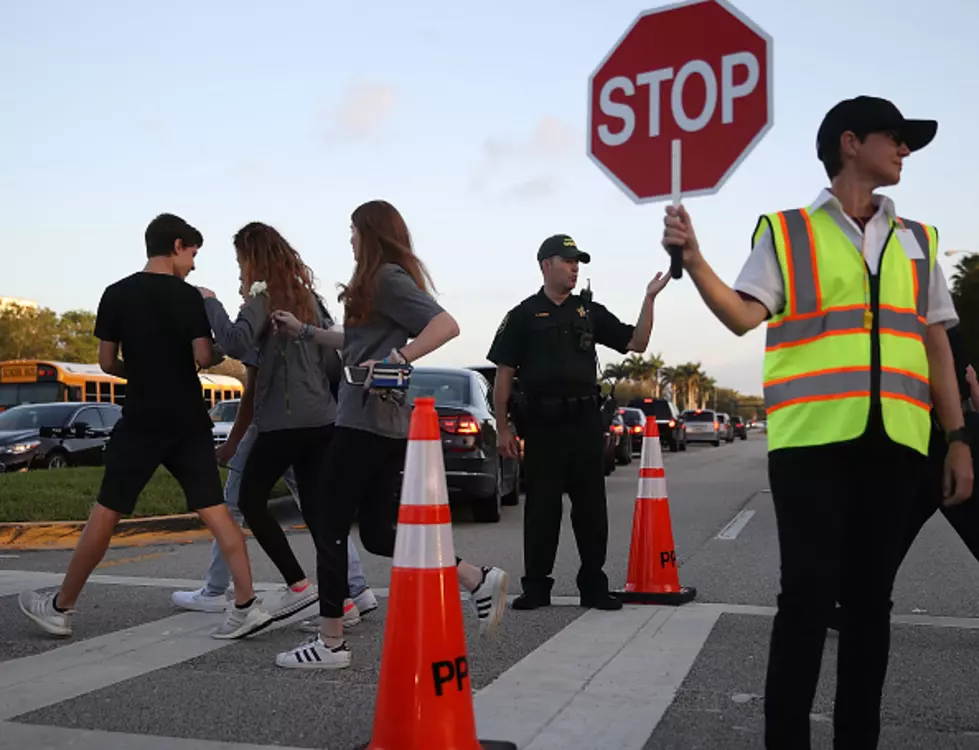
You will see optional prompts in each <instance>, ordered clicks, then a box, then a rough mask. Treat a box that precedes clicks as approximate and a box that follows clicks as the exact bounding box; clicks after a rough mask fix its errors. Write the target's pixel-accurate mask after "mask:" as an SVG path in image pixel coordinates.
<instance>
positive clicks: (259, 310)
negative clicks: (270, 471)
mask: <svg viewBox="0 0 979 750" xmlns="http://www.w3.org/2000/svg"><path fill="white" fill-rule="evenodd" d="M205 307H206V309H207V318H208V321H209V322H210V324H211V329H212V330H213V331H214V338H215V340H216V341H217V343H218V344H219V345H220V347H221V348H222V349H223V350H224V351H225V353H226V354H227V355H228V356H229V357H234V358H235V359H237V360H240V361H241V362H243V363H244V364H245V365H250V366H253V367H257V368H258V372H257V374H256V378H255V419H254V422H255V426H256V427H257V428H258V431H259V432H269V431H271V430H288V429H297V428H303V427H321V426H323V425H328V424H333V422H334V420H335V419H336V412H337V404H336V401H335V400H334V398H333V394H332V393H331V392H330V380H331V379H332V380H334V381H336V380H337V379H339V377H340V367H339V362H340V360H339V358H338V356H337V353H336V352H335V350H330V349H327V348H325V347H320V346H318V345H317V344H315V343H312V342H309V341H304V342H299V341H296V340H294V339H290V338H289V337H287V336H286V335H285V334H276V333H275V329H274V328H273V326H272V323H271V320H270V319H269V315H270V310H269V309H268V308H269V304H268V297H266V296H265V295H264V294H260V295H258V296H256V297H252V298H251V299H249V301H248V303H247V304H246V305H245V306H244V307H242V308H241V310H240V311H239V312H238V317H237V319H236V320H235V321H234V322H233V323H232V322H231V319H230V318H229V317H228V313H227V312H225V309H224V306H223V305H222V304H221V303H220V302H218V300H216V299H213V298H212V299H207V300H205ZM316 311H317V321H316V325H317V327H322V328H328V327H330V325H332V321H331V320H330V319H329V317H326V316H324V315H323V311H322V310H321V309H320V308H319V306H318V305H317V306H316Z"/></svg>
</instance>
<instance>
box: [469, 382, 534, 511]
mask: <svg viewBox="0 0 979 750" xmlns="http://www.w3.org/2000/svg"><path fill="white" fill-rule="evenodd" d="M466 369H467V370H472V371H473V372H478V373H479V374H480V375H482V376H483V377H484V378H486V382H487V383H489V394H487V397H486V398H487V401H489V407H490V410H492V409H493V385H494V383H495V382H496V365H493V364H489V365H475V366H473V367H467V368H466ZM513 385H514V388H516V386H517V378H516V377H514V379H513ZM507 416H508V417H509V415H507ZM510 424H511V427H512V425H513V421H512V420H511V422H510ZM514 432H516V430H515V429H514ZM523 445H524V443H523V437H521V436H520V435H517V447H518V448H519V450H520V488H521V489H523V487H524V485H525V481H524V479H525V477H526V474H525V473H524V470H523ZM514 505H516V503H514Z"/></svg>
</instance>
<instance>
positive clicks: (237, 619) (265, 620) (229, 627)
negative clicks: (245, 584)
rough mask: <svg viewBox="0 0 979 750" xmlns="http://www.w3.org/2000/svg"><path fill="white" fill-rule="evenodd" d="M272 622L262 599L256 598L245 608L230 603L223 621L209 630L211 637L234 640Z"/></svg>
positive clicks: (255, 631)
mask: <svg viewBox="0 0 979 750" xmlns="http://www.w3.org/2000/svg"><path fill="white" fill-rule="evenodd" d="M271 624H272V616H271V615H270V614H269V613H268V612H266V611H265V607H264V606H263V605H262V600H261V599H259V598H257V597H256V599H255V601H253V602H252V604H251V606H250V607H248V608H247V609H239V608H238V607H236V606H235V605H234V603H233V602H232V604H231V605H230V606H229V607H228V614H227V616H226V617H225V618H224V622H223V623H221V624H220V625H219V626H218V627H216V628H215V629H214V630H212V631H211V637H212V638H220V639H223V640H234V639H236V638H244V637H245V636H249V635H253V634H254V633H257V632H258V631H259V630H262V629H263V628H267V627H268V626H269V625H271Z"/></svg>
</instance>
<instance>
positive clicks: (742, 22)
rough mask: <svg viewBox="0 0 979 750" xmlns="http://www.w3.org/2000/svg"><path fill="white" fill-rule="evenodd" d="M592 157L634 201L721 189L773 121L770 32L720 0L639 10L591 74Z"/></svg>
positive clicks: (590, 153)
mask: <svg viewBox="0 0 979 750" xmlns="http://www.w3.org/2000/svg"><path fill="white" fill-rule="evenodd" d="M588 106H589V122H588V154H589V156H590V157H591V158H592V159H593V160H594V161H595V163H596V164H598V166H599V167H601V168H602V170H603V171H604V172H605V173H606V174H607V175H608V176H609V177H611V178H612V180H613V181H614V182H615V183H616V184H617V185H618V186H619V187H620V188H622V190H623V191H625V193H626V194H627V195H628V196H629V197H630V198H632V200H633V201H635V202H636V203H648V202H651V201H656V200H661V199H663V198H668V197H670V192H671V152H672V143H673V141H675V140H679V142H680V149H681V151H682V159H681V180H680V189H681V190H682V192H683V195H685V196H691V195H708V194H710V193H715V192H717V191H718V190H720V188H721V186H722V185H723V184H724V182H725V181H726V180H727V178H728V177H730V176H731V174H732V173H733V172H734V170H735V169H736V168H737V166H738V164H740V163H741V160H742V159H744V158H745V157H746V156H747V155H748V153H749V152H750V151H751V149H752V148H754V147H755V145H756V144H757V143H758V142H759V141H760V140H761V139H762V138H763V137H764V135H765V133H767V132H768V130H769V129H770V128H771V127H772V123H773V121H774V117H773V110H774V103H773V96H772V39H771V37H769V36H768V34H766V33H765V32H764V31H763V30H762V29H761V28H759V27H758V26H757V25H755V24H754V23H753V22H752V21H751V20H750V19H748V18H747V17H745V16H744V15H742V14H741V13H740V12H739V11H738V10H737V9H736V8H734V7H733V6H732V5H731V4H730V3H728V2H726V0H691V1H689V2H683V3H679V4H676V5H670V6H666V7H663V8H656V9H654V10H649V11H645V12H644V13H641V14H640V15H639V17H638V18H636V20H635V21H633V23H632V25H631V26H630V27H629V28H628V29H627V30H626V32H625V34H623V35H622V38H621V39H619V41H618V42H617V43H616V45H615V46H614V47H613V48H612V50H611V51H610V52H609V54H608V55H607V56H606V57H605V59H604V60H603V61H602V62H601V64H600V65H599V66H598V67H597V68H596V69H595V72H594V73H592V75H591V78H589V80H588Z"/></svg>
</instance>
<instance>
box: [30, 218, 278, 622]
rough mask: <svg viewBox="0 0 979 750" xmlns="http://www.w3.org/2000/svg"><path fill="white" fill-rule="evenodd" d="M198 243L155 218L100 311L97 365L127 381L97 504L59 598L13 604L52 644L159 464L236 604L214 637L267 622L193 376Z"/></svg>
mask: <svg viewBox="0 0 979 750" xmlns="http://www.w3.org/2000/svg"><path fill="white" fill-rule="evenodd" d="M203 244H204V240H203V237H202V236H201V233H200V232H199V231H198V230H197V229H195V228H194V227H192V226H191V225H190V224H188V223H187V222H186V221H184V220H183V219H181V218H179V217H178V216H174V215H172V214H161V215H160V216H157V217H156V218H155V219H154V220H153V221H151V222H150V224H149V226H148V227H147V228H146V255H147V258H148V260H147V263H146V265H145V267H144V268H143V270H142V271H140V272H138V273H134V274H132V275H131V276H127V277H126V278H124V279H122V280H121V281H118V282H116V283H115V284H112V285H111V286H109V287H108V288H107V289H106V290H105V292H104V293H103V295H102V299H101V301H100V302H99V309H98V314H97V317H96V322H95V335H96V337H97V338H98V339H99V366H100V367H101V368H102V369H103V370H104V371H105V372H107V373H110V374H112V375H116V376H118V377H122V378H126V380H127V381H128V382H127V386H126V400H125V403H124V405H123V416H122V419H120V420H119V422H118V423H117V424H116V426H115V428H114V429H113V431H112V436H111V437H110V439H109V443H108V445H107V446H106V451H105V474H104V475H103V478H102V486H101V488H100V489H99V495H98V500H97V502H96V503H95V505H94V507H93V508H92V513H91V515H90V516H89V519H88V523H87V524H86V525H85V530H84V531H83V532H82V535H81V538H80V539H79V540H78V546H77V547H76V548H75V551H74V553H73V554H72V557H71V560H70V561H69V563H68V572H67V573H66V574H65V578H64V580H63V581H62V583H61V587H60V588H59V589H58V591H57V592H56V593H38V592H36V591H24V592H23V593H21V595H20V598H19V603H20V609H21V611H22V612H23V613H24V614H25V615H26V616H27V617H28V618H30V619H31V620H33V621H34V622H35V623H36V624H37V625H38V626H40V627H41V628H42V629H44V630H45V631H47V632H48V633H51V634H52V635H60V636H70V635H71V617H72V615H73V614H74V607H75V603H76V601H77V600H78V597H79V595H80V594H81V591H82V588H83V587H84V585H85V582H86V581H87V580H88V577H89V576H90V575H91V574H92V571H93V570H95V567H96V566H97V565H98V564H99V563H100V562H101V561H102V558H103V557H104V556H105V552H106V550H107V549H108V547H109V541H110V540H111V538H112V533H113V530H114V529H115V527H116V524H117V523H118V521H119V519H120V518H121V517H122V516H124V515H130V514H132V512H133V510H134V508H135V506H136V501H137V499H138V498H139V495H140V493H141V492H142V491H143V489H144V488H145V487H146V484H147V483H148V482H149V481H150V479H151V478H152V476H153V475H154V473H156V470H157V469H158V468H159V467H160V466H161V465H162V466H164V467H166V469H167V470H169V472H170V473H171V474H172V475H173V476H174V478H175V479H176V480H177V481H178V482H179V483H180V486H181V488H182V489H183V491H184V494H185V496H186V498H187V507H188V509H190V510H193V511H196V512H197V513H198V515H200V517H201V520H203V521H204V523H205V524H206V525H207V527H208V529H209V530H210V532H211V534H213V535H214V538H215V539H216V540H217V543H218V545H219V546H220V548H221V552H222V554H223V556H224V559H225V560H227V562H228V566H229V567H230V568H231V575H232V577H233V578H234V582H235V603H234V605H231V606H229V607H228V610H227V617H226V618H225V621H224V623H223V624H222V625H220V626H219V627H218V628H216V629H215V630H214V631H213V632H212V633H211V635H212V636H213V637H215V638H242V637H244V636H247V635H250V634H252V633H255V632H257V631H258V630H261V629H262V628H264V627H266V626H267V625H268V624H269V623H271V621H272V620H271V618H270V616H269V614H268V612H266V610H265V608H264V606H263V605H262V602H261V600H260V599H258V598H256V596H255V592H254V590H253V589H252V576H251V568H250V566H249V562H248V551H247V549H246V547H245V537H244V534H243V533H242V531H241V529H240V528H239V526H238V524H236V523H235V522H234V520H233V518H232V517H231V513H230V512H229V510H228V506H227V505H225V503H224V498H223V496H222V492H221V477H220V474H219V472H218V465H217V459H216V457H215V455H214V443H213V438H212V436H211V420H210V418H209V417H208V415H207V410H206V407H205V405H204V400H203V398H202V397H201V385H200V380H199V379H198V376H197V372H198V367H201V368H204V367H209V366H211V364H212V359H213V354H212V352H213V348H212V341H211V327H210V324H209V323H208V319H207V313H206V312H205V310H204V300H203V299H202V298H201V295H200V293H199V292H198V291H197V289H195V288H194V287H192V286H191V285H190V284H188V283H186V282H185V281H184V279H186V278H187V276H188V274H190V272H191V271H193V270H194V259H195V258H196V256H197V252H198V250H199V249H200V247H201V245H203ZM120 350H121V351H120ZM120 354H121V355H122V357H120Z"/></svg>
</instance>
